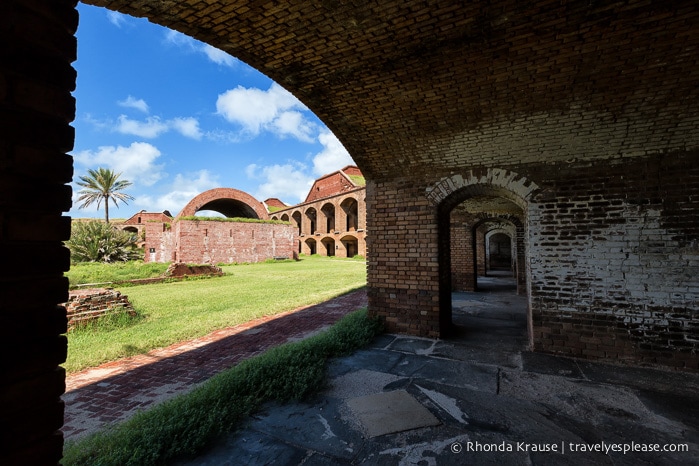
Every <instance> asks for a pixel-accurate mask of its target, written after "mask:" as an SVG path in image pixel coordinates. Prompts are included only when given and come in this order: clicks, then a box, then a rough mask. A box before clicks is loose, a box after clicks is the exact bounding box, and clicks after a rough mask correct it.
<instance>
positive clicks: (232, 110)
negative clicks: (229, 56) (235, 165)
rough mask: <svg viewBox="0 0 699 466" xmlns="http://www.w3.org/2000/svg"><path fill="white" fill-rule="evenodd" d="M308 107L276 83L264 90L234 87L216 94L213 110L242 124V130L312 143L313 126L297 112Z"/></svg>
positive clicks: (314, 127)
mask: <svg viewBox="0 0 699 466" xmlns="http://www.w3.org/2000/svg"><path fill="white" fill-rule="evenodd" d="M307 110H308V109H307V108H306V107H305V106H304V105H303V104H302V103H301V101H299V100H298V99H297V98H296V97H294V96H293V95H292V94H291V93H289V92H288V91H286V90H285V89H284V88H282V87H281V86H280V85H278V84H277V83H272V85H271V86H270V88H269V89H268V90H266V91H263V90H262V89H258V88H246V87H243V86H238V87H236V88H235V89H231V90H228V91H226V92H224V93H223V94H220V95H219V96H218V99H217V100H216V111H217V113H218V114H219V115H221V116H223V117H224V118H225V119H226V120H227V121H229V122H231V123H235V124H238V125H240V126H242V127H243V131H244V132H246V133H248V134H249V135H252V136H257V135H258V134H260V132H262V131H269V132H272V133H274V134H276V135H278V136H280V137H285V136H293V137H295V138H297V139H299V140H301V141H306V142H312V141H313V138H312V133H313V131H314V130H315V129H316V125H315V124H314V123H312V122H311V121H309V120H307V119H306V118H305V117H304V116H303V114H302V113H301V112H300V111H307Z"/></svg>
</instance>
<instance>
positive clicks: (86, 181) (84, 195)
mask: <svg viewBox="0 0 699 466" xmlns="http://www.w3.org/2000/svg"><path fill="white" fill-rule="evenodd" d="M87 173H88V174H87V175H86V176H81V177H80V181H78V182H77V184H78V186H82V187H83V188H85V189H82V190H80V192H79V193H78V194H80V196H79V197H78V202H81V201H83V203H82V204H81V205H80V208H81V209H83V208H85V207H89V206H90V205H91V204H93V203H95V202H96V203H97V208H98V209H99V208H100V204H101V203H102V201H104V220H105V221H106V222H107V223H109V200H110V199H111V200H112V202H114V206H115V207H116V206H117V202H118V201H122V202H123V203H124V204H128V202H126V201H128V200H132V199H133V196H130V195H129V194H126V193H122V192H119V191H121V190H123V189H124V188H127V187H129V186H131V184H132V183H131V182H130V181H127V180H120V179H119V177H120V176H121V173H114V171H113V170H110V169H108V168H98V169H97V170H88V171H87Z"/></svg>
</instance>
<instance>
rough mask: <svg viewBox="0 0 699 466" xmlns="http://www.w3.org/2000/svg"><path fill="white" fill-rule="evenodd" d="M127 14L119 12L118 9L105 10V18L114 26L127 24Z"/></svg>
mask: <svg viewBox="0 0 699 466" xmlns="http://www.w3.org/2000/svg"><path fill="white" fill-rule="evenodd" d="M127 18H128V17H127V16H126V15H123V14H121V13H119V12H118V11H110V10H107V19H108V20H109V22H110V23H112V24H113V25H114V26H116V27H118V28H121V26H123V25H124V24H127V23H128V21H127Z"/></svg>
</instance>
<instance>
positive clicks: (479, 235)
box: [473, 224, 488, 277]
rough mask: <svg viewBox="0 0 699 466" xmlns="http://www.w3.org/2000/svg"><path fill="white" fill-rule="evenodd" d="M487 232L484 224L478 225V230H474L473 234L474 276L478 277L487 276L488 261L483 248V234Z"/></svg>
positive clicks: (484, 242)
mask: <svg viewBox="0 0 699 466" xmlns="http://www.w3.org/2000/svg"><path fill="white" fill-rule="evenodd" d="M486 231H487V227H486V225H485V224H482V225H480V226H479V227H478V228H476V231H474V232H473V234H474V235H475V239H476V251H475V254H476V274H477V275H478V276H479V277H485V276H486V274H487V272H486V271H487V267H488V265H486V262H487V260H488V257H487V254H486V251H485V247H486V241H485V233H486Z"/></svg>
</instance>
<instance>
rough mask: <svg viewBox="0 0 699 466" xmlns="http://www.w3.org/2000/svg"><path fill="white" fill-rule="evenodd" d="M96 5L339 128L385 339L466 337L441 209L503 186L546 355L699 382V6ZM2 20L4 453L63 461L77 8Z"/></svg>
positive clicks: (409, 0)
mask: <svg viewBox="0 0 699 466" xmlns="http://www.w3.org/2000/svg"><path fill="white" fill-rule="evenodd" d="M88 3H90V4H94V5H99V6H105V7H109V8H112V9H115V10H118V11H121V12H124V13H127V14H132V15H135V16H146V17H148V18H149V19H150V20H151V21H153V22H156V23H159V24H162V25H165V26H167V27H170V28H173V29H176V30H178V31H180V32H183V33H185V34H187V35H190V36H192V37H195V38H197V39H199V40H201V41H203V42H205V43H208V44H211V45H213V46H215V47H217V48H219V49H221V50H224V51H226V52H229V53H230V54H231V55H233V56H236V57H238V58H240V59H242V60H243V61H245V62H247V63H248V64H250V65H252V66H253V67H255V68H257V69H258V70H260V71H262V72H263V73H265V74H267V75H268V76H270V77H271V78H272V79H274V80H275V81H277V82H279V83H280V84H282V85H283V86H284V87H286V88H287V89H288V90H290V91H291V92H292V93H293V94H294V95H295V96H296V97H297V98H299V99H300V100H301V101H302V102H303V103H304V104H306V105H307V106H308V107H309V108H310V109H311V110H312V111H313V112H314V113H315V114H316V115H318V117H319V118H320V119H321V120H322V121H324V122H325V123H326V124H327V126H328V127H329V128H330V129H331V130H332V131H333V133H334V134H335V135H336V136H337V137H338V138H339V139H340V141H341V142H342V143H343V145H344V146H345V147H346V148H347V150H348V151H349V152H350V154H351V155H352V158H353V159H354V161H355V162H356V163H357V165H358V166H359V168H360V169H361V171H362V173H363V174H364V175H365V177H366V179H367V185H366V195H367V212H368V215H367V225H366V230H367V231H368V234H369V238H370V241H369V252H368V257H369V261H368V295H369V310H370V312H371V313H372V314H373V315H377V316H380V317H382V318H383V319H384V320H385V322H386V326H387V328H388V330H389V331H392V332H400V333H409V334H414V335H420V336H428V337H439V336H441V335H442V333H443V332H445V331H446V330H447V329H448V328H449V327H450V326H451V323H452V322H451V318H452V315H451V298H452V296H451V294H452V292H451V289H452V285H451V278H452V271H451V258H450V257H449V251H450V244H449V242H448V241H446V242H445V238H447V237H448V235H449V233H446V232H448V231H449V229H450V225H451V222H450V216H449V214H450V213H451V211H452V210H453V209H454V208H455V207H456V206H457V205H458V204H459V203H460V202H461V201H463V200H464V199H458V201H459V202H456V203H454V204H453V205H450V206H449V208H448V209H442V208H441V207H438V206H440V205H442V201H444V200H445V199H447V198H449V196H450V195H451V194H452V193H454V192H459V191H461V190H462V188H465V187H467V186H470V185H474V184H479V183H480V184H491V185H494V186H495V187H508V189H509V191H510V192H515V193H519V197H520V198H522V199H528V203H529V204H528V211H527V218H528V220H527V221H526V222H524V226H525V227H526V230H527V231H526V236H525V237H523V238H526V239H527V249H526V252H525V254H526V261H525V262H526V267H525V269H526V273H521V272H519V273H518V274H517V277H518V282H519V286H522V285H526V289H527V291H528V294H529V304H530V306H529V308H530V309H529V313H530V318H529V326H530V327H531V329H530V331H529V337H530V339H531V340H532V341H533V348H534V349H536V350H538V351H546V352H552V353H557V354H564V355H570V356H575V357H580V358H589V359H602V360H606V361H613V362H624V363H629V364H651V365H658V364H660V365H663V366H666V367H667V366H670V367H676V368H680V369H684V370H694V371H696V370H699V358H698V357H697V354H699V346H698V343H697V342H699V326H697V311H698V310H699V288H698V287H697V284H696V277H697V276H699V261H698V259H697V258H698V257H699V226H698V222H699V220H698V219H699V181H698V180H699V164H697V163H696V161H697V158H698V157H699V67H697V66H696V50H697V49H698V48H699V5H697V4H696V2H695V1H693V0H678V1H673V2H635V1H631V0H623V1H619V2H614V3H608V2H589V1H584V2H581V1H561V2H551V1H548V0H534V1H531V2H516V1H513V0H495V1H492V0H491V1H487V2H486V1H474V2H469V3H467V4H465V3H453V4H451V5H441V4H437V3H435V2H425V1H422V0H401V1H387V2H374V3H372V4H366V3H362V2H354V3H352V2H333V1H309V2H296V3H292V2H277V3H275V2H223V1H213V2H209V1H200V0H184V1H178V2H173V1H155V0H143V1H132V0H90V1H89V2H88ZM0 24H1V25H2V27H0V39H1V40H2V41H3V44H6V45H7V44H10V45H11V46H8V47H5V48H4V51H5V52H4V53H5V54H4V55H3V60H2V61H1V63H0V82H1V83H2V86H1V92H0V116H2V117H3V121H4V122H5V124H4V125H1V126H0V147H1V148H2V149H1V150H0V223H1V224H2V225H1V228H0V231H1V232H2V235H0V253H1V254H0V255H2V257H3V259H4V260H5V261H6V263H8V264H13V267H11V268H7V269H6V270H4V271H1V272H0V274H1V275H0V280H1V283H0V285H2V286H1V287H0V292H1V293H2V295H1V298H2V299H1V300H0V302H1V303H2V305H3V306H4V308H3V311H4V312H3V313H2V315H3V316H4V319H5V324H6V327H7V328H11V329H12V331H11V332H8V333H7V335H5V339H4V341H3V345H4V346H3V348H4V349H3V350H2V352H4V353H6V354H12V355H13V356H12V358H9V361H8V365H7V366H6V367H5V368H4V376H5V380H6V383H5V385H3V387H2V395H3V396H2V397H1V398H2V399H3V400H9V401H6V402H5V404H4V405H3V412H4V413H5V416H6V419H7V422H8V424H9V425H12V427H13V429H12V431H11V432H12V433H11V435H8V436H6V438H4V439H3V440H4V441H5V443H4V444H3V447H4V450H3V451H2V454H3V455H4V456H5V457H7V458H9V460H8V461H11V460H17V461H14V462H15V463H16V462H19V461H18V458H23V459H26V458H29V459H30V460H33V462H43V463H51V462H53V463H55V462H57V460H58V458H60V451H61V447H62V439H61V437H60V436H59V435H57V434H56V432H57V429H59V428H60V425H61V422H62V412H63V411H62V405H61V402H60V395H61V393H62V391H63V381H64V374H63V372H62V370H61V369H60V364H61V363H62V362H63V361H64V360H65V352H66V348H67V342H66V339H65V337H63V336H62V334H63V333H64V332H65V326H66V319H65V310H63V309H62V308H60V307H57V306H56V304H57V303H61V302H65V300H66V298H67V281H66V279H65V278H64V277H63V276H62V274H63V272H64V271H65V270H66V269H67V268H68V267H69V263H70V258H69V255H68V252H67V250H66V249H65V248H64V247H63V245H62V241H64V240H67V239H68V237H69V236H70V219H69V218H66V217H63V216H62V213H63V212H66V211H68V210H69V209H70V206H71V189H70V187H69V186H68V183H70V182H71V179H72V175H73V168H72V158H71V157H70V156H68V155H67V153H68V152H70V150H71V149H72V147H73V142H74V133H73V130H72V128H71V126H70V122H71V121H72V120H73V119H74V117H75V102H74V100H73V97H72V96H71V91H72V90H73V89H74V87H75V82H76V80H75V71H74V70H73V68H72V67H71V63H72V62H73V61H74V60H75V59H76V52H77V48H76V43H75V37H74V33H75V30H76V28H77V26H78V16H77V12H76V10H75V2H74V1H49V0H31V1H30V0H7V1H4V2H2V3H1V4H0ZM478 194H479V193H477V192H471V193H470V195H471V197H474V196H477V195H478ZM490 195H501V193H491V194H490ZM510 200H512V199H510ZM440 209H442V211H441V213H439V212H438V210H440ZM445 235H447V236H445ZM518 241H519V237H518V238H517V242H518ZM517 262H520V261H519V259H518V261H517ZM37 264H41V266H39V267H38V266H37ZM522 277H524V278H526V281H525V283H524V284H523V283H521V279H522ZM573 322H575V323H576V325H579V327H577V328H576V327H574V326H573ZM3 459H5V458H3ZM6 462H7V461H6ZM29 462H31V461H29ZM25 463H26V461H25ZM10 464H11V463H10Z"/></svg>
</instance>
